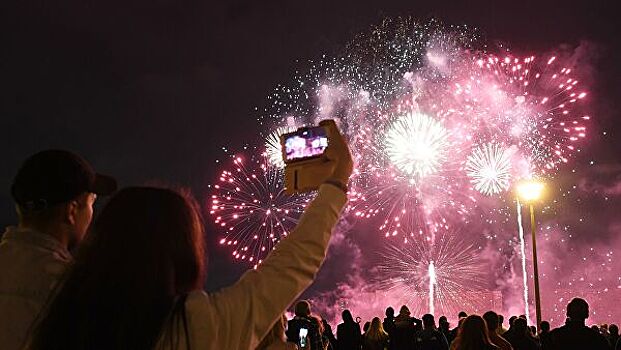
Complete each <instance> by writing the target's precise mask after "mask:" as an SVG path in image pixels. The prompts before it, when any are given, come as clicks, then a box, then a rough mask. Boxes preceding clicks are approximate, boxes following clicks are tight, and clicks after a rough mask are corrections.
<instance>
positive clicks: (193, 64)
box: [0, 0, 621, 290]
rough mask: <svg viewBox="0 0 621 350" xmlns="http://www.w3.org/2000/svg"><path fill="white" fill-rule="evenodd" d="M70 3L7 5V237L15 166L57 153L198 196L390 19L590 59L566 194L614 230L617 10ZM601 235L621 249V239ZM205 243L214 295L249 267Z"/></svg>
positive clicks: (3, 108)
mask: <svg viewBox="0 0 621 350" xmlns="http://www.w3.org/2000/svg"><path fill="white" fill-rule="evenodd" d="M48 3H49V4H48ZM54 3H55V2H54ZM62 3H63V4H62V5H61V4H51V3H50V2H45V1H38V2H31V1H13V0H11V1H9V2H6V1H5V2H3V4H2V5H1V7H0V33H1V34H0V43H1V49H0V86H1V89H2V90H1V93H0V118H1V119H0V132H1V138H2V140H3V147H2V148H1V149H0V152H1V159H2V162H3V166H2V167H0V169H1V170H0V213H1V214H0V224H1V225H2V226H7V225H10V224H13V223H14V222H15V221H16V217H15V214H14V209H13V204H12V200H11V198H10V194H9V188H10V184H11V179H12V177H13V176H14V174H15V172H16V170H17V168H18V166H19V164H20V163H21V161H22V160H24V159H25V158H26V157H27V156H28V155H30V154H32V153H34V152H37V151H39V150H42V149H46V148H67V149H70V150H73V151H75V152H77V153H79V154H81V155H83V156H84V157H85V158H87V159H88V160H89V161H90V162H91V163H92V164H93V165H94V166H95V168H96V169H97V170H98V171H100V172H103V173H107V174H112V175H114V176H116V177H117V179H118V180H119V182H120V184H121V185H122V186H128V185H140V184H144V183H145V182H149V181H153V180H157V181H160V182H164V183H168V184H172V185H181V186H188V187H190V188H192V189H193V191H194V193H195V194H196V196H197V197H198V198H203V197H204V196H205V195H206V194H207V191H208V188H207V185H208V184H209V183H211V182H212V181H213V180H214V179H215V177H216V174H217V171H218V169H219V168H218V165H217V164H216V163H215V160H216V159H221V158H222V150H221V148H222V147H223V146H226V147H228V148H231V149H239V148H241V147H242V146H243V145H245V144H248V143H252V142H255V143H256V141H257V140H258V132H257V131H258V126H257V122H256V117H257V116H258V115H257V112H255V107H262V106H264V105H266V103H267V102H266V97H267V96H268V94H270V92H271V91H272V90H273V88H274V87H275V86H276V85H277V84H278V83H283V82H287V81H289V80H290V79H291V77H292V74H293V72H294V71H295V70H296V69H297V70H304V69H305V68H308V64H307V63H305V62H306V61H307V60H309V59H316V58H318V57H320V56H321V55H322V54H324V53H326V54H334V53H336V52H338V51H339V50H340V49H341V48H342V47H343V46H344V44H345V43H347V42H348V41H349V40H351V39H352V37H353V36H354V35H355V34H356V33H359V32H361V31H365V30H367V29H368V28H369V26H371V25H373V24H377V23H378V22H380V21H381V20H382V18H384V17H387V16H388V17H394V16H413V17H414V18H418V19H421V20H426V19H428V18H431V17H436V18H438V19H440V20H442V21H444V22H446V23H448V24H468V25H470V26H474V27H476V28H478V29H479V30H480V32H481V33H482V34H483V36H484V37H485V38H486V39H487V40H488V41H490V42H495V41H498V42H504V43H508V44H509V45H510V47H511V48H512V49H513V50H514V51H516V52H526V53H528V52H540V51H547V50H552V49H555V48H558V47H560V46H562V45H566V46H568V47H571V48H574V47H578V46H580V45H582V47H586V48H588V52H589V60H590V64H591V69H592V71H591V72H590V74H589V75H590V76H591V79H590V81H588V82H587V83H588V84H587V85H588V86H589V87H590V88H589V92H590V98H591V106H592V108H593V112H592V113H591V114H592V115H593V119H594V125H592V126H591V129H590V130H589V136H588V137H589V140H588V142H587V144H586V145H585V146H584V147H583V152H582V154H579V155H578V156H577V157H576V158H575V159H573V160H572V165H571V166H569V167H567V169H566V170H571V169H578V170H577V173H576V175H573V176H575V177H571V176H569V177H565V178H564V177H562V176H561V177H560V180H559V181H560V182H563V183H566V184H570V183H576V184H578V185H582V186H581V187H580V188H581V189H582V190H583V191H584V192H585V193H584V198H585V199H583V200H581V204H580V208H579V210H581V211H582V214H584V215H585V216H586V217H587V219H589V220H587V221H588V222H589V223H590V225H594V223H597V225H596V226H599V227H598V228H599V229H601V228H602V227H609V226H611V225H615V223H616V220H618V218H616V217H615V216H616V215H615V214H616V213H617V211H618V210H617V209H615V208H618V206H616V207H615V206H613V207H611V206H610V204H602V202H601V201H600V200H599V198H596V197H597V196H590V195H589V192H594V193H595V192H596V191H600V192H602V193H604V192H605V193H607V194H608V195H610V196H613V197H615V196H620V195H621V162H620V160H619V157H618V152H619V150H620V148H621V142H619V141H617V135H618V133H619V132H621V130H620V129H619V127H618V126H617V125H618V120H620V119H619V117H620V116H619V112H618V111H619V110H620V109H621V102H620V101H621V89H620V86H621V84H620V82H621V68H620V65H619V63H620V62H621V39H619V37H620V35H621V28H620V25H619V21H618V11H616V10H615V5H614V1H583V2H577V1H573V2H558V1H554V2H553V1H549V2H544V1H521V2H517V1H511V2H508V1H493V0H488V1H428V2H422V1H412V0H410V1H390V2H389V1H377V2H365V3H361V2H359V1H348V2H345V1H312V2H310V1H308V2H304V3H302V2H293V1H228V2H223V3H213V2H209V1H169V0H155V1H143V2H136V1H132V2H129V1H99V2H93V1H73V0H70V1H62ZM561 3H562V5H560V4H561ZM591 161H593V162H594V164H593V165H591V164H590V162H591ZM101 203H102V201H100V203H99V206H100V205H101ZM612 203H616V204H618V203H619V201H618V200H617V201H612ZM602 208H604V209H602ZM589 215H593V217H590V216H589ZM593 218H594V219H593ZM591 219H593V220H591ZM620 227H621V226H620ZM208 228H210V226H208ZM586 231H588V228H583V230H582V231H581V232H586ZM619 231H620V232H621V230H619ZM598 232H599V231H598V230H593V233H592V234H593V235H595V236H597V235H598V234H599V233H598ZM601 238H602V240H608V241H609V242H615V240H614V239H613V238H614V237H611V236H610V232H606V233H601ZM208 241H209V247H210V253H209V254H210V275H209V279H208V283H207V288H208V289H210V290H213V289H217V288H220V287H222V286H224V285H227V284H230V283H232V281H234V280H235V279H237V278H238V276H239V275H240V274H241V273H242V272H243V270H244V267H243V266H240V265H235V264H232V263H230V259H229V254H228V252H226V251H222V250H220V249H218V248H216V246H215V245H216V244H215V237H214V236H213V235H211V236H210V235H208ZM616 242H618V241H616ZM216 269H217V270H218V271H219V273H218V274H216V273H214V272H215V271H216Z"/></svg>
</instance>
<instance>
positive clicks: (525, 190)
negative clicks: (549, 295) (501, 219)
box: [517, 180, 545, 329]
mask: <svg viewBox="0 0 621 350" xmlns="http://www.w3.org/2000/svg"><path fill="white" fill-rule="evenodd" d="M544 187H545V186H544V184H543V183H542V182H538V181H537V180H528V181H522V182H520V183H518V185H517V197H518V201H522V202H524V203H528V205H529V207H530V232H531V236H532V240H533V270H534V276H535V310H536V314H537V329H540V328H539V327H540V325H541V298H540V296H539V269H538V267H537V239H536V236H535V209H534V208H533V203H534V202H535V201H537V200H538V199H539V198H541V196H542V194H543V190H544Z"/></svg>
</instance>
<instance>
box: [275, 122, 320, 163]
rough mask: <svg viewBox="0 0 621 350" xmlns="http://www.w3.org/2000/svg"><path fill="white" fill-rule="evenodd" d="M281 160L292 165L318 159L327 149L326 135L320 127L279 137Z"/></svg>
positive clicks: (302, 129)
mask: <svg viewBox="0 0 621 350" xmlns="http://www.w3.org/2000/svg"><path fill="white" fill-rule="evenodd" d="M281 142H282V145H283V147H282V151H283V160H284V161H285V163H287V164H289V163H294V162H300V161H305V160H310V159H314V158H320V157H321V156H322V155H323V152H325V150H326V148H327V147H328V135H327V133H326V129H325V128H324V127H322V126H316V127H311V128H301V129H298V130H297V131H294V132H292V133H288V134H284V135H282V136H281Z"/></svg>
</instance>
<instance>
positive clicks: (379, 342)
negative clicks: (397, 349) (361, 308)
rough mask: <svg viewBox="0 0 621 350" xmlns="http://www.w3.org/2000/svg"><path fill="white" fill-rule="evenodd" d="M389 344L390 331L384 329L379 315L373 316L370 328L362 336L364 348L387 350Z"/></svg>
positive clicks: (366, 349)
mask: <svg viewBox="0 0 621 350" xmlns="http://www.w3.org/2000/svg"><path fill="white" fill-rule="evenodd" d="M388 346H389V336H388V333H386V332H385V331H384V327H382V322H381V321H380V319H379V317H373V319H372V320H371V324H370V326H369V329H368V330H367V331H366V332H365V334H364V336H363V337H362V350H386V349H388Z"/></svg>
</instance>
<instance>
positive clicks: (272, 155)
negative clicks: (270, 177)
mask: <svg viewBox="0 0 621 350" xmlns="http://www.w3.org/2000/svg"><path fill="white" fill-rule="evenodd" d="M295 130H297V129H296V128H295V127H293V126H282V127H278V128H276V130H274V131H272V132H271V133H270V134H269V135H267V137H266V138H265V153H266V154H267V159H268V161H269V163H270V164H271V165H274V166H276V167H277V168H279V169H283V168H284V167H285V161H284V160H283V158H282V144H281V143H280V136H281V135H283V134H286V133H290V132H294V131H295Z"/></svg>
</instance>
